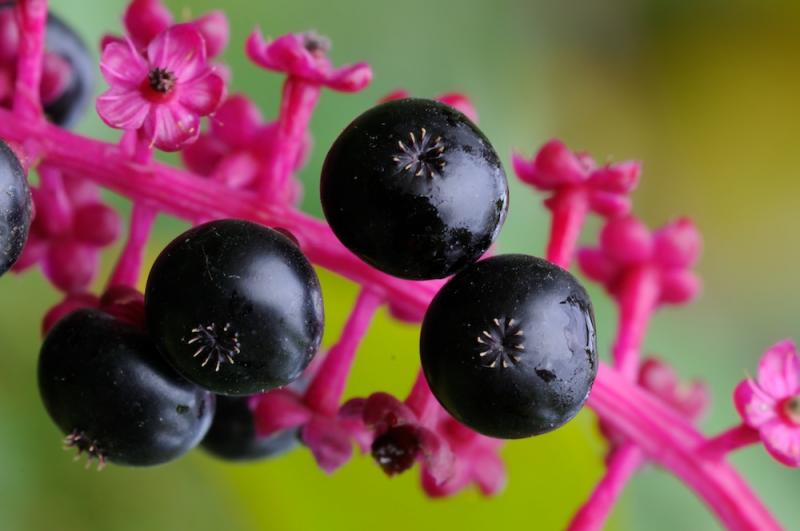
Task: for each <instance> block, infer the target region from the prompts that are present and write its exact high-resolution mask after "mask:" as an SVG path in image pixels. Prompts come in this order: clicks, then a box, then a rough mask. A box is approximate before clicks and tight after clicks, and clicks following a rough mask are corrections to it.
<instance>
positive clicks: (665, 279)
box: [660, 269, 702, 304]
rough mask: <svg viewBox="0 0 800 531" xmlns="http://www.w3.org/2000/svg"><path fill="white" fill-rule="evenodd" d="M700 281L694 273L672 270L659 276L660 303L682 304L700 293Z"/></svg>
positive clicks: (686, 270) (685, 270)
mask: <svg viewBox="0 0 800 531" xmlns="http://www.w3.org/2000/svg"><path fill="white" fill-rule="evenodd" d="M701 287H702V281H701V280H700V277H699V276H697V274H696V273H695V272H694V271H691V270H688V269H672V270H669V271H664V272H662V274H661V300H660V302H662V303H668V304H684V303H687V302H689V301H691V300H692V299H694V298H695V297H697V295H698V294H699V293H700V289H701Z"/></svg>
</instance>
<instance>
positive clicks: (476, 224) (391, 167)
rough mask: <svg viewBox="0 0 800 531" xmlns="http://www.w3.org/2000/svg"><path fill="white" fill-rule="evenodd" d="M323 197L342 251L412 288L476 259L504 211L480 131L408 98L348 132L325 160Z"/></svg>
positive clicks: (503, 193)
mask: <svg viewBox="0 0 800 531" xmlns="http://www.w3.org/2000/svg"><path fill="white" fill-rule="evenodd" d="M320 195H321V200H322V208H323V210H324V211H325V217H326V218H327V220H328V223H329V224H330V226H331V229H333V232H334V233H335V234H336V236H337V237H338V238H339V239H340V240H341V241H342V243H343V244H344V245H345V246H346V247H347V248H348V249H350V250H351V251H353V252H354V253H355V254H356V255H358V256H359V257H361V259H363V260H364V261H366V262H367V263H369V264H370V265H372V266H374V267H376V268H377V269H380V270H381V271H384V272H386V273H389V274H391V275H394V276H397V277H401V278H408V279H414V280H421V279H430V278H442V277H446V276H448V275H451V274H453V273H455V272H456V271H458V270H459V269H461V268H463V267H464V266H466V265H467V264H470V263H472V262H474V261H475V260H477V259H478V258H479V257H480V256H481V255H482V254H483V253H484V252H486V250H487V249H488V248H489V246H490V245H491V244H492V242H493V241H494V240H495V238H496V237H497V235H498V233H499V232H500V227H501V226H502V224H503V221H504V220H505V216H506V211H507V209H508V183H507V182H506V176H505V173H504V172H503V168H502V166H501V164H500V159H499V158H498V157H497V153H495V151H494V149H493V148H492V145H491V144H490V143H489V141H488V140H487V139H486V137H485V136H483V133H481V132H480V130H479V129H478V128H477V126H475V124H473V123H472V122H471V121H470V120H469V119H468V118H467V117H466V116H464V115H463V114H461V113H460V112H458V111H457V110H455V109H453V108H452V107H449V106H447V105H444V104H442V103H438V102H435V101H430V100H422V99H411V98H409V99H402V100H395V101H390V102H387V103H384V104H381V105H378V106H377V107H374V108H373V109H371V110H369V111H367V112H365V113H364V114H362V115H361V116H359V117H358V118H356V119H355V120H354V121H353V122H352V123H351V124H350V125H348V126H347V128H346V129H345V130H344V131H343V132H342V133H341V134H340V135H339V138H337V139H336V141H335V142H334V143H333V146H331V149H330V151H328V155H327V157H326V158H325V163H324V165H323V168H322V180H321V182H320Z"/></svg>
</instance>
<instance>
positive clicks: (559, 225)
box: [547, 187, 589, 269]
mask: <svg viewBox="0 0 800 531" xmlns="http://www.w3.org/2000/svg"><path fill="white" fill-rule="evenodd" d="M547 207H548V208H549V209H550V211H551V212H552V213H553V223H552V225H551V226H550V241H549V243H548V245H547V259H548V260H549V261H551V262H553V263H554V264H556V265H558V266H561V267H563V268H564V269H569V266H570V263H571V262H572V259H573V257H574V256H575V246H576V245H577V243H578V238H579V237H580V235H581V229H583V224H584V222H585V221H586V215H587V214H588V213H589V200H588V198H587V196H586V190H584V189H583V188H579V187H570V188H566V189H564V190H561V191H558V192H556V193H555V195H553V196H552V197H551V198H550V199H548V200H547Z"/></svg>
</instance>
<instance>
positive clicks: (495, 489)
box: [470, 450, 508, 496]
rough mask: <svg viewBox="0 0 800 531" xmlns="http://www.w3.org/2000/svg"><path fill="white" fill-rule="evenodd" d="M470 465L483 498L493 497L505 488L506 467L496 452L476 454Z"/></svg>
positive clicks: (489, 451) (487, 451)
mask: <svg viewBox="0 0 800 531" xmlns="http://www.w3.org/2000/svg"><path fill="white" fill-rule="evenodd" d="M470 465H471V466H470V469H471V471H472V475H473V478H474V481H475V483H477V484H478V488H479V489H480V490H481V492H482V493H483V495H484V496H494V495H495V494H499V493H500V491H502V490H503V489H504V488H505V486H506V483H507V479H508V478H507V474H506V466H505V464H504V463H503V460H502V459H500V456H499V455H497V453H496V452H494V451H491V450H486V451H482V452H480V453H477V454H476V455H475V456H474V457H473V459H472V462H471V463H470Z"/></svg>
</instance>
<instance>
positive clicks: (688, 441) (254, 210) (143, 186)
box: [0, 109, 780, 530]
mask: <svg viewBox="0 0 800 531" xmlns="http://www.w3.org/2000/svg"><path fill="white" fill-rule="evenodd" d="M0 137H3V138H6V139H8V140H12V141H16V142H18V143H20V144H22V143H25V141H26V139H31V140H30V143H31V144H32V145H31V147H30V149H32V150H33V151H34V152H35V153H37V154H38V153H40V154H41V155H42V156H44V157H45V159H46V160H47V162H48V163H50V164H52V165H54V166H57V167H58V168H60V169H61V170H63V171H67V172H70V173H75V174H76V175H81V176H82V177H85V178H87V179H90V180H92V181H94V182H96V183H98V184H100V185H103V186H105V187H106V188H108V189H110V190H112V191H114V192H117V193H119V194H122V195H125V196H127V197H129V198H130V199H133V200H139V201H148V202H149V203H151V204H153V205H154V206H155V207H157V208H158V209H159V210H160V211H164V212H168V213H170V214H172V215H174V216H177V217H179V218H182V219H187V220H192V219H196V218H197V217H202V216H219V217H234V218H241V219H248V220H251V221H255V222H257V223H262V224H264V225H272V226H280V227H284V228H286V229H287V230H289V231H291V232H292V233H293V234H294V235H295V236H296V237H297V238H298V240H299V241H300V245H301V247H302V248H303V251H304V252H305V254H306V255H307V256H308V257H309V259H310V260H312V261H313V262H315V263H316V264H317V265H319V266H322V267H325V268H328V269H331V270H333V271H335V272H336V273H338V274H339V275H341V276H344V277H346V278H349V279H351V280H353V281H355V282H358V283H360V284H362V285H363V286H364V287H365V288H366V289H369V291H370V292H371V293H374V294H376V296H377V295H379V296H380V297H381V298H382V299H384V300H387V299H391V301H392V303H393V305H394V306H395V307H398V308H402V309H404V310H405V311H407V312H408V313H410V314H413V315H419V314H422V313H423V312H424V311H425V309H426V308H427V305H428V304H429V303H430V301H431V299H432V298H433V296H434V294H435V293H436V291H437V290H438V288H439V287H440V286H441V285H442V282H441V281H437V282H410V281H405V280H400V279H397V278H394V277H390V276H388V275H385V274H383V273H380V272H378V271H376V270H374V269H372V268H371V267H369V266H368V265H366V264H365V263H364V262H362V261H361V260H359V259H358V258H356V257H355V256H354V255H353V254H352V253H350V252H349V251H348V250H347V249H345V248H344V246H343V245H342V244H341V243H340V242H339V241H338V240H337V239H336V237H335V236H334V234H333V233H332V231H331V230H330V228H329V227H328V226H327V225H326V224H325V223H323V222H321V221H319V220H316V219H314V218H311V217H309V216H307V215H305V214H302V213H300V212H298V211H296V210H294V209H292V208H288V207H282V206H280V205H273V204H265V203H264V201H263V200H261V199H260V198H259V197H258V196H257V195H256V194H253V193H250V192H247V191H243V190H233V189H230V188H228V187H226V186H225V185H224V184H220V183H217V182H215V181H213V180H210V179H203V178H202V177H199V176H196V175H194V174H191V173H189V172H186V171H182V170H178V169H175V168H172V167H170V166H167V165H164V164H160V163H157V162H150V163H149V164H147V165H146V166H143V165H136V164H133V163H132V162H131V161H130V159H129V157H128V156H127V154H126V153H125V152H124V151H123V150H121V149H120V148H119V147H118V146H115V145H112V144H108V143H104V142H100V141H97V140H92V139H88V138H84V137H81V136H79V135H76V134H74V133H70V132H68V131H64V130H61V129H59V128H58V127H55V126H53V125H51V124H48V123H46V122H44V121H33V120H18V119H16V118H15V117H14V116H13V114H11V113H10V112H9V111H7V110H4V109H0ZM26 149H27V143H26ZM589 406H590V407H591V408H593V409H594V410H595V411H596V412H597V413H598V415H599V416H600V417H601V418H602V419H603V420H604V421H605V422H607V423H608V424H609V425H611V426H612V427H614V428H615V429H617V430H618V431H619V432H620V433H621V434H622V435H623V436H625V437H627V438H628V439H630V441H631V442H632V443H635V444H636V445H638V446H640V447H642V448H643V450H644V451H645V453H646V454H647V455H648V456H649V457H651V458H652V459H653V460H655V461H657V462H658V463H660V464H661V465H662V466H663V467H664V468H666V469H668V470H671V471H672V472H673V473H674V474H676V475H677V476H679V477H681V478H682V479H684V480H685V481H686V482H687V484H688V485H689V486H690V487H691V488H692V489H694V490H695V491H696V492H697V494H698V495H699V496H700V497H701V498H702V499H703V500H705V501H706V503H707V504H708V505H709V506H710V507H711V509H712V510H713V511H714V512H715V513H716V514H717V516H718V517H719V519H720V520H721V521H723V522H724V523H725V524H726V525H729V527H731V528H732V529H765V530H772V529H779V528H780V527H779V525H778V523H777V522H776V521H775V520H774V519H773V518H772V517H771V516H770V514H769V512H768V511H767V510H766V509H765V508H764V506H763V505H762V504H761V502H760V501H759V500H758V499H757V498H756V497H755V496H754V495H753V493H752V492H751V491H750V490H749V488H748V487H747V485H746V484H745V483H744V482H743V481H742V480H741V479H740V478H739V476H738V475H737V474H736V473H735V471H734V470H733V469H732V468H731V467H730V466H729V465H728V464H726V463H720V462H719V461H718V460H711V459H707V458H705V457H703V455H701V454H700V453H698V452H697V448H698V445H700V444H702V443H703V442H704V441H705V439H704V438H703V437H702V435H700V434H699V433H697V431H696V430H694V428H693V427H692V426H691V425H690V424H689V423H688V421H687V420H686V419H684V418H682V417H680V416H679V415H677V414H676V413H675V412H673V411H671V410H669V409H668V408H666V406H664V405H662V404H661V403H660V402H658V400H657V399H656V398H654V397H653V396H652V395H650V394H649V393H647V392H646V391H644V390H642V389H641V388H639V387H638V386H637V385H635V384H633V383H632V382H631V381H629V380H627V379H626V378H623V377H622V376H621V375H620V374H619V373H618V372H617V371H615V370H614V369H612V368H609V367H608V366H607V365H605V364H604V363H601V364H600V371H599V373H598V376H597V379H596V380H595V384H594V389H593V391H592V394H591V395H590V397H589ZM759 526H760V527H759Z"/></svg>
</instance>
